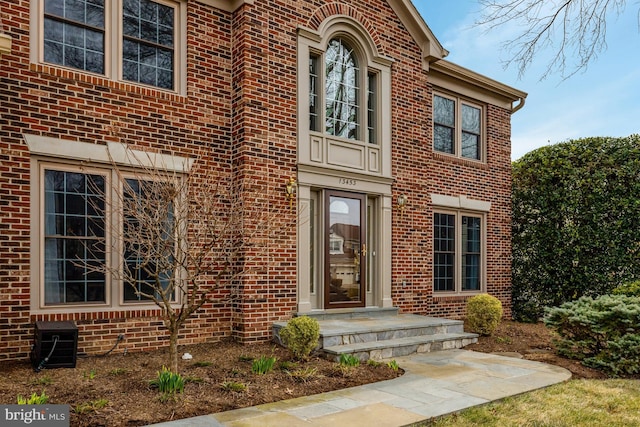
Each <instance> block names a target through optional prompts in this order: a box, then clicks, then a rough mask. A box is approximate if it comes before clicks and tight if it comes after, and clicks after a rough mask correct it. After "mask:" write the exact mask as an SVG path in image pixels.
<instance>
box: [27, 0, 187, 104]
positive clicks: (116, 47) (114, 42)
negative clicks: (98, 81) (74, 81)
mask: <svg viewBox="0 0 640 427" xmlns="http://www.w3.org/2000/svg"><path fill="white" fill-rule="evenodd" d="M153 1H154V2H157V3H161V4H165V5H168V6H171V7H174V8H175V9H176V20H175V23H174V25H175V28H174V44H175V46H174V61H175V64H174V76H173V79H174V88H173V89H165V88H161V87H157V86H153V85H146V84H144V83H138V82H134V81H130V80H124V79H123V78H122V12H121V11H122V0H105V47H104V49H105V63H104V67H105V70H104V71H105V72H104V74H96V73H92V72H90V71H85V70H82V69H78V68H70V67H65V66H64V65H60V64H53V63H49V62H45V61H44V0H31V9H30V14H31V17H30V31H31V39H30V60H31V62H32V63H37V64H44V65H47V66H50V67H54V68H61V69H64V70H71V71H74V72H78V73H83V74H88V75H91V76H98V77H102V78H106V79H110V80H114V81H118V82H121V83H125V84H131V85H136V86H142V87H146V88H151V89H154V90H159V91H163V92H174V93H179V94H183V95H184V94H186V88H187V1H186V0H153Z"/></svg>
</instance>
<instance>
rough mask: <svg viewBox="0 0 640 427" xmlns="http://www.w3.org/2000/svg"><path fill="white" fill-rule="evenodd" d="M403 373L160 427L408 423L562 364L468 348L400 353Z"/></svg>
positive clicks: (521, 385) (490, 396)
mask: <svg viewBox="0 0 640 427" xmlns="http://www.w3.org/2000/svg"><path fill="white" fill-rule="evenodd" d="M396 361H397V362H398V364H399V365H400V367H401V368H402V369H404V370H405V374H404V375H403V376H402V377H399V378H396V379H393V380H388V381H381V382H378V383H373V384H367V385H364V386H359V387H353V388H349V389H345V390H336V391H333V392H328V393H322V394H319V395H315V396H308V397H300V398H296V399H290V400H285V401H281V402H275V403H270V404H265V405H259V406H254V407H251V408H244V409H237V410H233V411H227V412H221V413H217V414H211V415H206V416H201V417H195V418H187V419H184V420H176V421H170V422H166V423H160V424H155V425H156V426H160V427H193V426H195V427H222V426H224V427H265V426H267V427H268V426H274V427H287V426H292V427H296V426H312V427H324V426H326V427H335V426H347V425H348V426H358V425H362V426H370V425H375V426H388V427H396V426H403V425H407V424H411V423H415V422H419V421H423V420H426V419H429V418H433V417H438V416H441V415H445V414H448V413H452V412H457V411H460V410H462V409H466V408H469V407H472V406H476V405H481V404H485V403H488V402H491V401H494V400H498V399H502V398H505V397H508V396H513V395H517V394H521V393H525V392H528V391H532V390H535V389H538V388H543V387H547V386H550V385H553V384H557V383H560V382H563V381H566V380H568V379H569V378H571V373H570V372H569V371H567V370H566V369H563V368H560V367H558V366H553V365H547V364H544V363H540V362H534V361H530V360H524V359H517V358H512V357H505V356H499V355H493V354H485V353H476V352H472V351H467V350H445V351H439V352H434V353H420V354H413V355H410V356H402V357H397V358H396Z"/></svg>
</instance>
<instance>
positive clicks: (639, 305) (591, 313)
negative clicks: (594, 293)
mask: <svg viewBox="0 0 640 427" xmlns="http://www.w3.org/2000/svg"><path fill="white" fill-rule="evenodd" d="M544 322H545V324H546V325H547V326H549V327H550V328H552V329H553V330H555V331H556V332H557V333H558V335H559V336H560V338H559V340H558V342H557V349H558V353H559V354H561V355H563V356H567V357H570V358H573V359H578V360H581V361H582V363H583V364H584V365H586V366H590V367H594V368H597V369H600V370H603V371H605V372H607V373H608V374H610V375H614V376H617V375H621V374H634V373H637V372H639V369H640V300H639V299H638V298H636V297H628V296H625V295H603V296H601V297H598V298H596V299H593V298H591V297H582V298H579V299H578V300H576V301H573V302H568V303H565V304H563V305H561V306H560V307H557V308H552V309H548V310H547V314H546V316H545V318H544Z"/></svg>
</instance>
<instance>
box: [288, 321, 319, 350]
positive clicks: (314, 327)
mask: <svg viewBox="0 0 640 427" xmlns="http://www.w3.org/2000/svg"><path fill="white" fill-rule="evenodd" d="M280 338H282V343H283V344H284V345H285V346H286V347H287V348H288V349H289V350H291V352H292V353H293V356H294V357H295V358H296V359H302V360H305V359H307V358H308V357H309V355H310V354H311V352H312V351H313V350H314V349H315V348H316V347H317V345H318V339H319V338H320V324H318V321H317V320H316V319H313V318H311V317H309V316H300V317H294V318H293V319H291V320H290V321H289V322H288V323H287V326H285V327H284V328H282V329H281V330H280Z"/></svg>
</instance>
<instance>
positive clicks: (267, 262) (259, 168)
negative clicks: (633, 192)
mask: <svg viewBox="0 0 640 427" xmlns="http://www.w3.org/2000/svg"><path fill="white" fill-rule="evenodd" d="M30 3H31V2H30V0H14V1H11V2H0V18H1V20H2V25H1V26H0V30H2V29H3V30H4V32H5V33H6V34H8V35H10V36H11V38H12V48H11V52H10V53H8V54H1V55H0V242H1V244H0V359H15V358H25V357H26V356H27V355H28V352H29V350H30V346H31V344H32V334H33V325H34V322H35V321H37V320H74V321H75V322H76V323H77V324H78V327H79V336H80V341H79V351H81V352H86V353H99V352H103V351H106V350H108V349H109V348H110V347H111V346H112V344H113V343H114V342H115V340H116V338H117V337H118V335H120V334H125V335H126V342H125V344H124V345H126V346H127V348H128V349H129V350H143V349H154V348H158V347H161V346H163V345H165V343H166V340H167V339H168V337H167V334H166V332H165V331H164V328H163V323H162V319H161V317H160V314H161V313H160V311H159V310H157V309H155V310H154V309H148V310H146V309H145V310H137V309H129V310H115V311H114V310H100V309H98V310H90V309H87V310H86V311H82V312H68V313H67V312H65V313H60V311H57V312H55V314H47V313H46V312H42V311H38V312H37V313H32V309H31V307H30V298H31V292H32V286H33V285H32V282H33V278H32V277H31V263H34V262H39V260H34V259H31V255H30V244H31V243H30V242H31V240H30V239H31V229H32V224H31V221H32V215H31V214H32V213H31V206H32V200H31V185H32V179H33V177H32V176H31V169H30V167H31V166H30V165H31V160H32V159H31V155H30V152H29V149H28V147H27V145H26V144H25V142H24V135H38V136H44V137H50V138H58V139H61V140H66V141H79V142H84V143H90V144H106V143H107V142H118V143H126V144H127V145H129V146H130V147H133V148H139V149H148V150H152V151H157V152H162V153H166V154H171V155H176V156H181V157H189V156H194V155H195V154H196V153H201V152H203V151H206V152H207V153H211V154H210V156H209V157H207V158H206V159H205V160H204V162H205V163H206V167H208V168H211V169H213V170H216V171H218V172H220V173H224V174H231V175H232V176H233V177H234V179H237V180H240V181H247V182H256V181H257V182H261V183H262V184H264V185H265V186H266V187H267V188H271V189H274V191H273V192H272V193H269V194H266V195H265V198H264V199H262V200H253V201H247V202H248V203H249V206H253V208H258V209H260V207H261V206H263V204H264V203H268V204H273V205H275V206H280V207H283V206H284V207H287V203H288V202H287V201H286V200H285V198H284V193H283V187H284V184H285V182H286V181H287V180H288V178H289V177H290V176H295V175H296V170H297V144H298V141H297V138H298V130H297V119H298V106H297V77H296V75H297V68H298V65H297V47H296V46H297V31H298V27H304V28H310V29H317V28H319V27H320V26H321V24H322V23H323V22H324V21H325V20H326V19H327V18H329V17H331V16H335V15H342V16H347V17H349V18H350V19H352V20H354V21H356V22H358V23H359V24H360V25H362V27H364V28H365V29H367V31H368V32H369V33H370V36H371V39H372V40H373V41H374V43H375V44H376V47H377V49H378V51H379V52H380V53H382V54H383V55H384V56H385V57H388V58H393V60H394V63H393V65H392V67H391V69H392V87H391V93H392V97H391V98H392V105H391V111H392V117H391V127H392V141H391V147H392V152H391V160H392V175H393V177H394V178H395V182H394V183H393V185H392V191H393V194H394V195H395V194H401V193H404V194H407V195H408V197H409V200H410V203H409V205H408V206H407V209H406V210H405V211H404V213H403V215H402V216H400V215H399V214H398V213H397V212H396V211H394V212H393V220H392V230H391V231H392V232H391V236H392V242H391V246H392V255H391V260H392V261H391V278H392V284H391V297H392V299H393V304H394V306H397V307H399V308H400V310H401V311H403V312H413V313H419V314H426V315H432V316H445V317H450V318H460V317H461V316H463V314H464V307H465V299H466V297H464V296H462V297H450V296H448V297H438V296H434V293H433V290H432V288H433V285H432V282H433V280H432V270H433V267H432V263H433V256H432V252H433V224H432V218H433V208H432V205H431V200H430V197H429V195H430V194H434V193H436V194H441V195H445V196H458V195H465V196H467V197H469V198H473V199H477V200H481V201H487V202H491V210H490V212H489V213H488V214H487V234H486V247H487V259H486V267H487V291H488V292H489V293H491V294H493V295H496V296H497V297H498V298H500V299H501V300H502V302H503V305H504V307H505V315H507V316H509V315H510V263H511V255H510V253H511V246H510V245H511V243H510V179H511V178H510V173H511V165H510V114H511V111H510V110H509V109H508V108H504V107H503V106H498V105H493V104H491V103H486V146H487V153H486V162H470V161H464V160H461V159H457V158H453V157H451V156H447V155H442V154H438V153H435V152H434V151H433V150H432V145H433V144H432V140H433V125H432V94H433V83H432V82H431V79H430V71H428V70H425V67H424V66H423V52H422V51H421V46H419V45H418V44H417V43H416V42H415V40H414V38H413V37H412V35H411V34H410V33H409V32H408V31H407V30H406V29H405V26H404V23H403V22H402V20H401V19H400V18H399V17H398V16H397V15H396V13H395V12H394V9H393V8H392V7H391V6H390V5H389V3H388V2H387V1H385V0H372V1H366V2H365V1H359V0H358V1H357V0H339V1H331V2H325V1H307V0H305V1H295V2H294V1H285V0H278V1H256V2H253V4H251V2H248V3H245V4H243V5H241V6H240V7H239V8H238V9H237V10H235V11H233V12H229V11H224V10H220V9H217V8H215V7H212V6H210V5H207V4H206V3H207V2H199V1H195V0H189V1H188V2H184V4H186V7H187V27H186V40H187V51H186V58H187V64H186V73H187V74H186V88H185V90H184V92H181V93H173V92H169V91H164V90H158V89H154V88H151V87H147V86H141V85H136V84H133V83H123V82H121V81H117V79H110V78H107V77H101V76H96V75H93V74H88V73H84V72H82V71H78V70H71V69H66V68H63V67H58V66H54V65H48V64H43V63H38V61H34V60H33V57H34V56H33V55H32V53H33V52H31V49H32V47H33V46H36V45H37V43H32V40H31V37H32V34H33V33H32V31H31V28H30ZM214 3H215V2H214ZM229 3H231V2H229ZM283 212H285V217H283V218H280V220H281V221H282V224H283V225H282V226H283V227H286V226H289V227H290V228H291V232H286V233H283V234H282V236H281V237H279V238H278V239H276V240H274V241H272V242H270V243H269V244H268V245H267V249H266V250H264V251H263V252H260V253H257V254H245V255H247V256H245V257H242V258H243V259H248V258H250V257H249V256H248V255H257V259H258V260H259V261H258V264H260V265H261V267H260V268H258V269H256V270H252V271H251V273H250V274H248V275H246V276H244V277H243V278H242V280H241V281H240V282H239V283H238V289H239V291H240V292H239V295H240V296H239V298H238V299H236V300H234V301H233V302H232V303H228V304H227V303H220V304H210V305H207V306H205V307H203V309H202V310H201V311H200V312H199V313H197V315H196V316H194V317H193V318H192V319H191V320H190V321H189V322H188V325H187V327H186V328H185V330H184V333H183V334H182V335H181V338H180V344H190V343H196V342H203V341H215V340H219V339H221V338H223V337H235V338H237V339H239V340H240V341H242V342H252V341H264V340H268V339H269V338H270V334H271V323H272V322H273V321H276V320H281V319H286V318H288V317H290V316H292V315H293V314H294V313H295V312H296V310H297V296H296V295H297V289H298V286H300V284H298V283H297V279H296V277H297V264H296V263H297V252H298V250H306V248H305V249H299V248H297V234H296V231H295V226H293V227H291V224H292V223H293V222H294V221H295V218H296V212H295V209H294V210H293V211H288V210H287V209H284V210H283ZM251 258H252V259H255V258H256V257H255V256H254V257H251ZM239 262H240V261H239ZM403 282H404V284H403ZM228 292H229V291H228V290H223V291H220V293H219V296H220V298H221V299H224V297H226V296H228Z"/></svg>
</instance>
